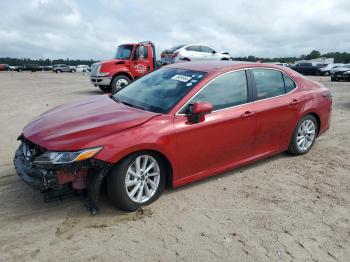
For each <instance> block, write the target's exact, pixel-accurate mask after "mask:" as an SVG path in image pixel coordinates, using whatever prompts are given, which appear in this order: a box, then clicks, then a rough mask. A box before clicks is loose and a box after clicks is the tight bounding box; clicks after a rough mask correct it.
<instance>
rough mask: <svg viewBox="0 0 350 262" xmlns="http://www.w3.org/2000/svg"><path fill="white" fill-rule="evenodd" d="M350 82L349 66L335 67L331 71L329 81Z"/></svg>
mask: <svg viewBox="0 0 350 262" xmlns="http://www.w3.org/2000/svg"><path fill="white" fill-rule="evenodd" d="M338 80H347V81H349V80H350V64H345V65H342V66H339V67H335V68H333V69H332V71H331V81H338Z"/></svg>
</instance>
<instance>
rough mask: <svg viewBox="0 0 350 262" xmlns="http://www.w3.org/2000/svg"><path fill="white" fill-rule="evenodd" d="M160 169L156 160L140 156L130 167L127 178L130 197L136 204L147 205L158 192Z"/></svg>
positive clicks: (126, 183) (127, 190)
mask: <svg viewBox="0 0 350 262" xmlns="http://www.w3.org/2000/svg"><path fill="white" fill-rule="evenodd" d="M159 181H160V168H159V165H158V162H157V160H156V159H155V158H153V157H152V156H150V155H140V156H138V157H137V158H136V159H135V161H134V162H132V163H131V165H130V166H129V168H128V170H127V173H126V176H125V189H126V192H127V194H128V197H129V198H130V199H131V200H132V201H134V202H136V203H145V202H147V201H148V200H150V199H151V198H152V197H153V196H154V194H155V193H156V192H157V189H158V187H159Z"/></svg>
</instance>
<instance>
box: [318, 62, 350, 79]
mask: <svg viewBox="0 0 350 262" xmlns="http://www.w3.org/2000/svg"><path fill="white" fill-rule="evenodd" d="M342 65H344V64H340V63H337V64H328V65H326V66H324V67H322V68H320V71H321V75H325V76H328V75H330V74H331V71H332V69H333V68H335V67H341V66H342Z"/></svg>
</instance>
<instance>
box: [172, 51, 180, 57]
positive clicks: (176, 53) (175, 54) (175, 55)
mask: <svg viewBox="0 0 350 262" xmlns="http://www.w3.org/2000/svg"><path fill="white" fill-rule="evenodd" d="M178 54H179V51H176V52H174V53H173V54H172V55H171V56H172V57H173V58H174V57H177V55H178Z"/></svg>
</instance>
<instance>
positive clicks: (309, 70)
mask: <svg viewBox="0 0 350 262" xmlns="http://www.w3.org/2000/svg"><path fill="white" fill-rule="evenodd" d="M321 67H322V66H319V65H318V64H317V63H311V62H303V63H298V64H295V65H292V66H290V68H291V69H293V70H295V71H297V72H298V73H300V74H303V75H321V74H322V71H321Z"/></svg>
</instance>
